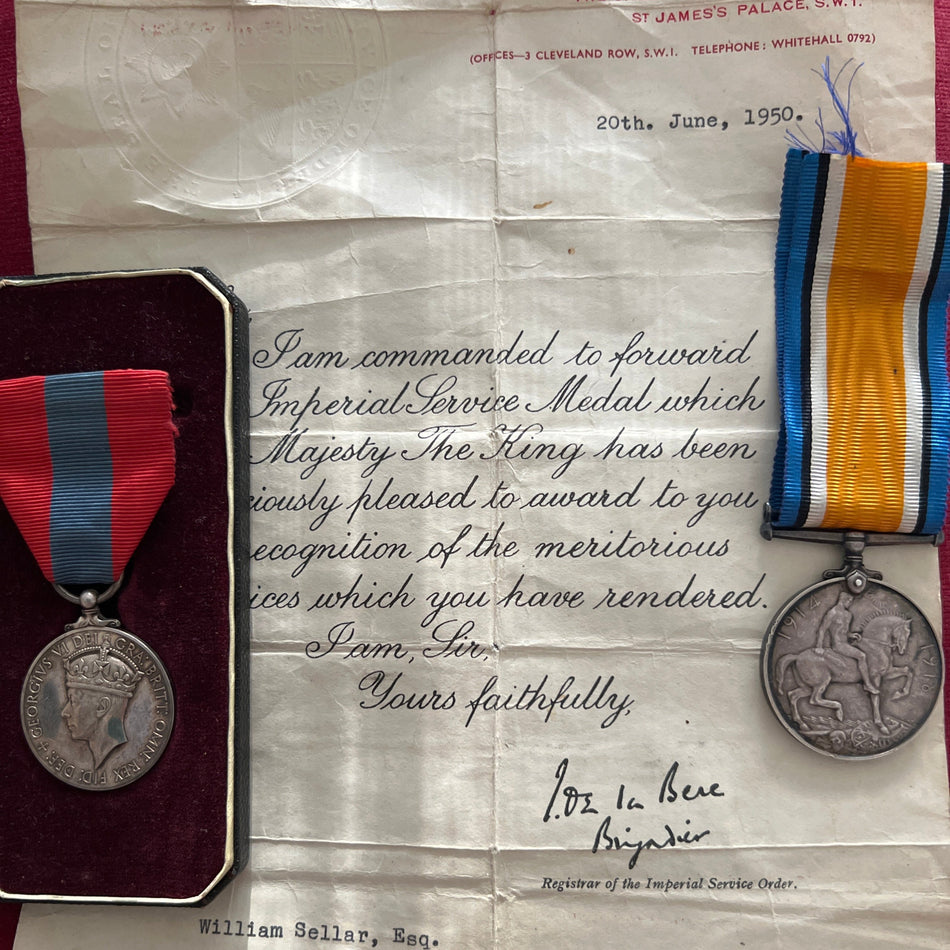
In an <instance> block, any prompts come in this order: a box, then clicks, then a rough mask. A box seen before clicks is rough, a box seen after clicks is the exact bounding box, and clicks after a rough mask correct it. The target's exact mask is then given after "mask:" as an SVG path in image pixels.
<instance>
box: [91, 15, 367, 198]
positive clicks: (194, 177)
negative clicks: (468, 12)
mask: <svg viewBox="0 0 950 950" xmlns="http://www.w3.org/2000/svg"><path fill="white" fill-rule="evenodd" d="M384 65H385V46H384V43H383V38H382V33H381V30H380V25H379V20H378V17H377V14H376V12H375V11H365V10H364V11H356V10H349V11H345V10H338V9H332V8H327V7H321V8H319V9H317V8H307V9H302V8H294V7H279V6H267V7H256V8H255V7H250V8H249V7H243V8H238V7H229V8H227V9H220V8H217V9H216V8H214V7H205V8H193V9H188V10H179V9H172V8H160V7H153V8H143V9H138V10H119V11H110V10H107V9H97V10H96V11H94V13H93V14H92V16H91V19H90V27H89V33H88V37H87V41H86V75H87V84H88V88H89V90H90V94H91V96H92V101H93V106H94V108H95V111H96V115H97V116H98V118H99V121H100V123H101V124H102V127H103V129H104V130H105V131H106V133H107V134H108V135H109V138H110V140H111V142H112V143H113V145H114V146H115V147H116V149H117V150H118V151H119V153H120V154H121V156H122V159H123V162H124V164H126V165H127V166H128V167H131V168H134V169H135V170H136V171H137V172H138V173H139V174H141V175H142V176H143V177H144V178H145V179H146V180H147V181H149V182H150V183H151V184H152V185H153V186H154V187H155V188H156V189H158V190H159V191H161V192H162V193H163V194H165V195H167V196H169V197H170V198H174V199H178V200H181V201H185V202H188V203H191V204H197V205H204V206H207V207H216V208H235V209H239V208H255V207H259V206H261V205H266V204H270V203H274V202H278V201H282V200H284V199H286V198H289V197H291V196H293V195H296V194H298V193H300V192H301V191H303V190H304V189H306V188H308V187H309V186H310V185H312V184H314V183H315V182H318V181H320V180H322V179H324V178H326V177H328V176H329V175H331V174H333V173H334V172H335V171H337V170H338V169H339V168H340V167H341V166H343V165H344V164H345V163H346V162H347V161H349V160H350V158H352V156H353V155H354V154H355V153H356V152H357V151H358V150H359V148H360V146H361V145H362V144H363V142H364V141H365V139H366V136H367V135H368V134H369V132H370V131H371V129H372V128H373V125H374V124H375V122H376V116H377V113H378V107H379V102H380V99H381V97H382V94H383V89H384V83H385V80H384V75H385V70H384V68H383V67H384Z"/></svg>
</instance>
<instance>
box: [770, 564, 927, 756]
mask: <svg viewBox="0 0 950 950" xmlns="http://www.w3.org/2000/svg"><path fill="white" fill-rule="evenodd" d="M942 680H943V657H942V655H941V652H940V645H939V643H938V641H937V638H936V636H935V634H934V631H933V628H932V627H931V626H930V624H929V623H928V622H927V619H926V618H925V617H924V615H923V614H922V613H921V612H920V611H919V610H918V609H917V608H916V607H915V606H914V604H913V603H911V601H909V600H908V599H907V598H906V597H904V596H903V595H902V594H900V593H899V592H898V591H896V590H894V589H893V588H892V587H889V586H888V585H886V584H883V583H881V582H879V581H876V580H870V579H868V580H867V581H866V586H865V587H864V589H863V590H862V591H861V592H859V593H855V591H854V590H853V589H852V588H849V585H848V583H847V580H846V579H845V578H838V579H833V580H826V581H822V582H821V583H818V584H815V585H814V586H812V587H810V588H807V589H806V590H804V591H802V592H801V593H800V594H797V595H796V596H795V597H794V598H793V599H792V600H791V601H790V602H789V603H788V604H786V605H785V607H784V608H783V609H782V610H781V611H779V613H778V615H777V616H776V618H775V619H774V620H773V621H772V625H771V627H770V628H769V631H768V634H767V635H766V638H765V645H764V647H763V650H762V682H763V686H764V687H765V692H766V695H767V696H768V699H769V702H770V703H771V705H772V708H773V710H774V711H775V713H776V715H777V716H778V718H779V720H780V721H781V722H782V724H783V725H784V726H785V728H786V729H787V730H788V731H789V732H791V733H792V735H794V736H795V737H796V738H797V739H799V740H800V741H801V742H803V743H805V744H806V745H808V746H811V747H812V748H814V749H816V750H817V751H819V752H823V753H825V754H827V755H832V756H840V757H844V758H870V757H873V756H878V755H882V754H884V753H885V752H889V751H891V750H892V749H894V748H896V747H897V746H899V745H901V744H902V743H903V742H906V741H907V740H908V739H910V738H911V737H912V736H913V735H914V734H915V733H916V732H917V731H918V730H919V729H920V727H921V726H922V725H923V724H924V722H925V721H926V719H927V717H928V716H929V715H930V712H931V711H932V710H933V708H934V705H935V704H936V702H937V699H938V697H939V696H940V686H941V683H942Z"/></svg>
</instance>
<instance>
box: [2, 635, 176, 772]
mask: <svg viewBox="0 0 950 950" xmlns="http://www.w3.org/2000/svg"><path fill="white" fill-rule="evenodd" d="M20 715H21V720H22V723H23V731H24V733H25V735H26V739H27V742H28V743H29V745H30V749H31V750H32V752H33V754H34V755H35V756H36V758H37V759H38V760H39V762H40V763H41V764H42V766H43V767H44V768H45V769H46V770H47V771H48V772H50V773H51V774H52V775H54V776H56V778H58V779H60V780H61V781H63V782H66V783H67V784H69V785H74V786H75V787H77V788H85V789H90V790H93V791H108V790H111V789H116V788H121V787H123V786H125V785H129V784H130V783H132V782H134V781H136V779H139V778H141V777H142V776H143V775H145V773H146V772H148V770H149V769H151V768H152V766H154V765H155V763H156V762H158V760H159V758H160V757H161V755H162V753H163V752H164V750H165V747H166V745H167V744H168V740H169V737H170V735H171V731H172V725H173V722H174V715H175V713H174V700H173V696H172V690H171V684H170V683H169V679H168V674H167V673H166V672H165V668H164V667H163V666H162V664H161V661H160V660H159V659H158V657H157V656H156V655H155V653H154V652H153V651H152V650H151V649H150V648H149V647H148V646H147V645H146V644H145V643H143V642H142V641H141V640H139V639H138V637H135V636H133V635H132V634H130V633H126V632H125V631H123V630H120V629H117V628H115V627H108V628H102V627H85V628H80V629H77V630H74V631H68V632H66V633H64V634H63V635H62V636H60V637H57V638H56V639H55V640H53V641H52V643H50V644H48V645H47V647H46V648H45V649H44V650H43V651H42V652H41V653H40V655H39V656H38V657H37V658H36V660H35V661H34V662H33V664H32V666H31V667H30V671H29V673H28V674H27V677H26V680H25V682H24V684H23V692H22V695H21V702H20Z"/></svg>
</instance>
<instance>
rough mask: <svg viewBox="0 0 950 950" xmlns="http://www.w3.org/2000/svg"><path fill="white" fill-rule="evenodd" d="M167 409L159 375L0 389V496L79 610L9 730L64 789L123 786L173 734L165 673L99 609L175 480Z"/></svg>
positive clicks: (39, 381) (31, 379) (50, 649)
mask: <svg viewBox="0 0 950 950" xmlns="http://www.w3.org/2000/svg"><path fill="white" fill-rule="evenodd" d="M172 408H173V406H172V392H171V386H170V383H169V379H168V375H167V374H166V373H164V372H161V371H158V370H107V371H104V372H88V373H70V374H66V375H60V376H28V377H24V378H22V379H13V380H4V381H0V497H2V498H3V501H4V503H5V504H6V506H7V509H8V510H9V512H10V514H11V516H12V518H13V520H14V521H15V523H16V525H17V527H18V528H19V530H20V532H21V533H22V535H23V537H24V539H25V540H26V542H27V544H28V546H29V548H30V550H31V551H32V552H33V555H34V557H35V558H36V560H37V563H38V564H39V566H40V569H41V570H42V572H43V574H44V575H45V576H46V578H47V579H48V580H50V581H51V582H52V583H53V586H54V588H55V589H56V591H57V593H59V594H61V595H62V596H63V597H65V598H66V599H67V600H70V601H71V602H73V603H75V604H78V605H79V606H80V607H81V609H82V613H81V615H80V617H79V619H78V620H77V621H76V622H75V623H71V624H67V625H66V630H65V632H64V633H63V634H61V635H60V636H58V637H56V638H55V639H54V640H53V641H51V642H50V643H49V644H47V646H46V647H45V648H44V649H43V650H42V651H41V652H40V653H39V655H38V656H37V658H36V660H35V661H34V662H33V664H32V665H31V667H30V670H29V672H28V673H27V676H26V678H25V681H24V684H23V690H22V694H21V706H20V712H21V722H22V725H23V730H24V735H25V737H26V740H27V743H28V744H29V746H30V749H31V751H32V752H33V754H34V755H35V756H36V758H37V759H38V760H39V762H40V763H41V764H42V765H43V767H44V768H45V769H46V770H47V772H49V773H51V774H52V775H53V776H54V777H55V778H57V779H59V780H60V781H62V782H65V783H67V784H68V785H70V786H73V787H75V788H81V789H87V790H94V791H107V790H110V789H113V788H119V787H124V786H125V785H128V784H130V783H131V782H133V781H135V780H136V779H137V778H140V777H141V776H142V775H143V774H144V773H145V772H146V771H148V770H149V769H150V768H151V767H152V766H153V765H154V764H155V763H156V762H157V761H158V759H159V757H160V756H161V754H162V752H163V751H164V749H165V747H166V745H167V743H168V739H169V735H170V733H171V727H172V723H173V721H174V704H173V695H172V690H171V684H170V681H169V679H168V674H167V672H166V671H165V668H164V667H163V666H162V663H161V661H160V660H159V659H158V657H157V656H156V655H155V653H154V652H153V651H152V650H151V648H150V647H149V646H148V645H147V644H146V643H145V642H144V641H142V640H140V639H139V638H137V637H136V636H134V635H133V634H131V633H129V632H128V631H126V630H123V629H121V627H120V625H119V621H117V620H110V619H106V618H104V617H103V616H102V615H101V613H100V612H99V604H100V603H101V602H103V601H105V600H108V599H109V598H110V597H111V596H112V595H113V594H115V592H116V591H117V590H118V588H119V587H120V585H121V583H122V579H123V572H124V571H125V569H126V566H127V564H128V562H129V559H130V558H131V556H132V554H133V552H134V551H135V549H136V547H137V546H138V544H139V542H140V541H141V539H142V536H143V535H144V534H145V532H146V530H147V529H148V526H149V525H150V524H151V522H152V520H153V518H154V516H155V513H156V512H157V511H158V509H159V507H160V506H161V504H162V502H163V500H164V499H165V496H166V495H167V493H168V491H169V489H170V488H171V486H172V484H173V482H174V480H175V436H176V430H175V426H174V424H173V422H172V415H171V414H172ZM68 586H74V587H75V586H78V587H79V588H81V589H82V592H81V593H79V594H76V593H73V592H72V591H70V590H69V589H68ZM97 588H106V589H105V590H98V589H97ZM130 710H134V712H131V711H130Z"/></svg>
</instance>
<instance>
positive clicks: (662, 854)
mask: <svg viewBox="0 0 950 950" xmlns="http://www.w3.org/2000/svg"><path fill="white" fill-rule="evenodd" d="M931 16H932V11H931V7H930V5H929V4H927V3H924V2H906V3H902V4H900V5H899V6H898V7H895V6H894V5H887V6H885V5H884V4H883V3H878V2H873V3H871V2H867V0H865V2H864V3H858V2H851V0H848V2H846V3H837V2H832V0H767V2H764V3H760V2H726V3H714V4H709V5H705V6H686V5H681V4H663V3H657V4H644V3H639V2H637V3H633V2H630V3H594V2H588V3H570V4H568V3H560V4H550V3H539V2H526V3H523V4H520V5H507V4H502V5H499V6H498V7H496V8H489V7H486V6H484V5H478V4H474V3H458V4H452V5H449V4H444V3H441V4H440V3H435V2H418V3H391V2H383V3H374V4H364V3H358V2H353V3H339V4H332V5H315V4H287V5H276V4H275V5H265V4H232V5H221V4H198V5H194V4H184V3H173V4H163V5H160V6H159V5H151V4H144V3H143V4H139V5H137V6H133V7H130V6H128V5H127V4H125V3H118V2H108V3H98V4H94V5H75V4H63V3H58V2H53V0H32V2H23V3H21V5H20V7H19V13H18V30H19V44H20V62H21V101H22V107H23V121H24V134H25V138H26V145H27V155H28V163H29V176H30V206H31V214H32V221H33V230H34V241H35V253H36V260H37V270H38V271H59V272H61V271H70V270H83V269H90V270H105V269H115V268H120V267H146V266H147V267H154V266H175V265H182V264H201V265H204V266H208V267H210V268H212V269H213V270H214V271H215V272H217V273H218V274H219V275H220V276H221V277H222V278H224V279H225V280H226V281H227V282H228V283H231V284H233V285H234V287H235V289H236V291H237V292H238V294H239V295H240V296H241V297H242V298H243V299H244V300H245V302H246V303H247V304H248V306H249V307H250V310H251V313H252V325H251V326H252V330H251V332H252V339H251V353H252V393H251V413H252V420H251V423H252V465H251V490H252V495H251V498H250V499H249V503H250V506H251V510H252V518H253V522H252V524H253V537H252V543H251V548H250V551H249V552H248V555H249V557H250V558H251V566H252V579H253V582H252V590H251V608H252V616H253V653H252V695H251V703H252V716H253V733H252V762H251V768H252V790H253V805H252V809H253V811H252V836H253V838H252V851H251V853H252V859H251V865H250V867H249V868H248V869H247V870H246V871H245V872H243V874H242V875H241V876H240V877H239V878H238V880H237V881H236V882H235V883H234V884H233V885H232V886H230V887H229V888H228V889H227V890H226V891H225V892H224V893H223V894H222V895H221V896H220V897H218V898H217V899H216V900H215V901H214V902H213V903H212V904H211V905H210V906H208V907H205V908H201V909H195V910H181V909H163V910H156V909H146V908H117V907H105V908H102V907H99V908H88V907H85V908H84V907H51V906H48V905H41V906H33V907H28V908H26V909H25V910H24V912H23V917H22V919H21V924H20V928H19V934H18V939H17V947H18V948H29V947H49V946H63V945H67V943H68V945H70V946H74V947H77V948H84V947H97V948H98V947H104V946H113V945H115V946H118V945H120V944H124V943H125V942H127V940H128V935H129V934H130V933H134V934H135V940H136V943H137V945H139V946H142V947H168V946H172V945H178V946H184V947H189V948H192V947H193V948H203V947H214V946H230V945H235V943H240V944H241V945H245V944H246V945H251V946H253V945H256V944H260V943H262V942H263V941H266V940H270V941H271V942H272V943H274V944H275V945H283V946H295V947H296V946H299V947H305V946H307V947H325V946H331V945H336V944H353V945H360V946H379V947H390V946H392V947H396V948H398V947H400V946H417V947H441V948H452V947H456V948H459V947H464V948H481V947H485V948H489V947H499V948H508V947H511V948H519V950H522V948H527V947H532V948H545V950H547V948H558V947H580V946H597V947H618V948H620V947H632V946H637V947H649V948H667V947H671V946H685V947H689V946H696V947H703V948H726V947H737V946H750V947H801V946H802V945H804V944H805V943H813V942H814V943H820V942H824V944H825V945H827V946H834V947H841V948H845V947H853V948H861V950H866V948H873V947H881V948H885V947H887V948H892V947H893V946H894V945H895V944H898V943H905V944H907V945H909V946H920V947H930V946H932V947H937V946H940V945H941V942H942V941H944V940H945V935H946V923H947V921H946V911H945V908H946V902H947V899H948V888H947V880H948V873H947V871H948V862H950V835H948V824H947V783H946V763H945V755H944V745H943V732H942V727H941V724H940V722H939V721H938V719H939V717H937V718H934V719H933V720H932V721H931V722H930V723H929V724H928V726H927V727H926V728H925V729H924V730H923V732H922V733H921V735H920V736H918V737H917V738H916V739H915V740H914V741H913V742H912V743H910V744H908V745H907V746H905V747H903V748H901V749H900V750H899V751H898V752H896V753H894V754H893V755H891V756H890V757H887V758H884V759H880V760H873V761H866V762H857V763H856V762H850V763H849V762H838V761H834V760H831V759H828V758H826V757H823V756H819V755H816V754H815V753H813V752H811V751H810V750H808V749H805V748H803V747H802V746H801V745H800V744H798V743H796V742H795V741H794V740H793V739H792V738H791V737H789V736H788V735H787V734H786V733H785V731H784V730H783V729H782V727H781V726H780V725H779V723H778V722H776V720H775V719H774V717H773V715H772V713H771V711H770V710H769V708H768V705H767V703H766V702H765V699H764V697H763V695H762V689H761V686H760V682H759V660H758V654H759V649H760V645H761V642H762V637H763V634H764V632H765V630H766V628H767V626H768V624H769V621H770V620H771V618H772V616H773V614H774V613H775V612H776V611H777V610H778V609H779V608H780V607H781V606H782V604H783V603H784V602H785V600H786V599H787V598H789V597H791V596H792V595H793V594H794V593H795V592H796V591H797V590H799V589H801V588H803V587H805V586H807V585H808V584H810V583H813V582H814V581H815V580H817V579H819V578H820V576H821V572H822V570H824V569H826V568H833V567H837V566H839V564H840V555H839V554H838V552H836V551H835V550H833V549H826V548H824V547H823V546H822V547H821V548H820V549H816V547H814V546H811V545H796V544H794V543H791V542H772V543H771V544H769V543H766V542H765V541H763V540H761V539H760V537H759V533H758V527H759V523H760V521H761V518H762V505H763V502H764V501H765V500H766V498H767V494H768V484H769V478H770V470H771V461H772V452H773V449H774V445H775V436H776V429H777V425H778V408H777V395H776V384H775V373H774V359H775V357H774V345H775V344H774V326H773V313H774V304H773V253H774V241H775V231H776V220H777V213H778V197H779V189H780V186H781V174H782V164H783V158H784V153H785V149H786V141H785V131H786V129H792V130H795V131H796V132H797V134H803V135H816V134H817V132H816V126H815V120H816V118H817V117H818V116H819V114H821V116H822V118H823V121H826V122H830V121H833V120H834V112H833V109H831V107H830V103H829V98H828V92H827V89H826V87H825V84H824V83H823V81H822V79H821V77H820V76H819V75H818V74H817V73H816V70H819V69H820V67H821V66H822V64H823V62H824V61H825V58H826V57H828V58H829V62H830V65H831V68H832V70H833V71H837V70H839V69H842V68H844V67H846V64H847V63H848V61H849V60H854V62H853V63H852V64H851V66H850V67H849V68H848V73H847V75H850V74H851V72H852V71H853V69H854V67H855V66H857V65H858V64H863V65H861V67H860V69H859V70H858V71H857V73H856V74H855V80H854V84H853V87H852V99H853V104H852V116H853V121H854V123H855V126H856V128H857V129H858V131H859V135H860V144H861V147H862V148H863V149H864V151H865V152H866V153H868V154H871V155H873V156H874V157H878V158H890V159H900V158H908V159H910V158H913V159H927V158H932V152H933V131H932V123H933V70H932V59H933V43H932V24H931ZM911 46H912V47H913V48H914V50H915V55H914V56H913V58H912V60H911V59H909V58H908V55H907V50H908V48H909V47H911ZM107 346H108V341H103V347H104V349H105V348H107ZM870 561H871V559H870V558H869V562H870ZM873 566H874V567H877V568H879V569H881V570H883V571H884V572H885V574H886V577H887V578H888V580H889V581H890V582H891V583H893V584H895V585H897V586H900V587H901V588H903V589H904V590H905V592H906V593H908V595H910V596H912V598H913V599H914V600H915V601H916V602H917V603H918V604H919V605H920V606H921V607H922V608H923V609H924V611H925V612H926V613H928V614H929V615H930V617H931V618H935V617H936V616H937V615H938V614H939V604H938V603H937V601H936V594H935V591H936V556H935V554H934V553H933V552H932V551H925V550H913V551H910V552H908V551H900V552H897V553H895V552H894V551H890V550H883V549H882V550H881V551H880V552H877V551H875V553H874V555H873ZM182 808H183V809H186V808H187V802H183V803H182ZM156 846H157V847H160V843H157V845H156ZM169 859H170V860H174V855H170V856H169Z"/></svg>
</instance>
